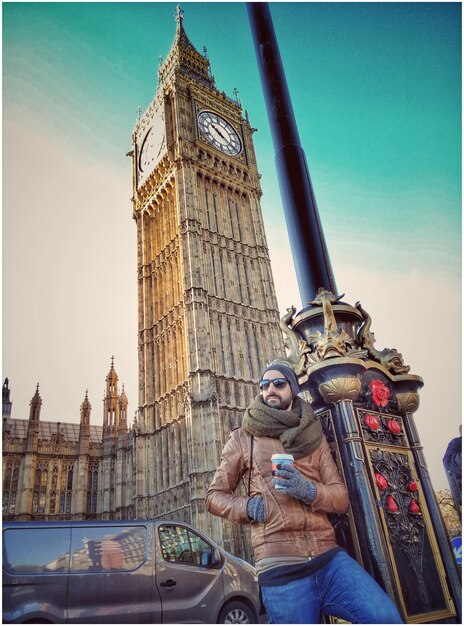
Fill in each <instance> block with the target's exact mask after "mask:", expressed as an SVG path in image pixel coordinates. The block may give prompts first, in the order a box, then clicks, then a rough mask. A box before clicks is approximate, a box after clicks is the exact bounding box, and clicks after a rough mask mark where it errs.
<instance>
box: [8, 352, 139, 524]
mask: <svg viewBox="0 0 464 626" xmlns="http://www.w3.org/2000/svg"><path fill="white" fill-rule="evenodd" d="M3 389H4V393H3V500H2V503H3V518H4V519H17V520H58V519H77V520H79V519H126V518H131V517H134V510H133V504H132V496H133V491H134V485H133V469H132V468H133V455H132V448H133V429H132V428H130V429H129V428H128V425H127V406H128V400H127V396H126V394H125V392H124V386H123V388H122V392H121V393H119V390H118V377H117V374H116V371H115V369H114V363H113V361H112V363H111V368H110V371H109V373H108V376H107V377H106V394H105V399H104V416H103V426H93V425H91V424H90V414H91V410H92V407H91V404H90V402H89V398H88V396H87V393H86V395H85V398H84V401H83V403H82V405H81V417H80V423H79V424H69V423H64V422H63V423H60V422H47V421H41V419H40V413H41V409H42V399H41V397H40V394H39V385H37V389H36V392H35V395H34V397H33V398H32V400H31V404H30V413H29V420H24V419H17V418H12V417H11V402H9V386H8V379H6V380H5V384H4V386H3ZM5 391H6V392H7V394H8V395H7V396H6V393H5ZM5 400H7V401H6V402H5Z"/></svg>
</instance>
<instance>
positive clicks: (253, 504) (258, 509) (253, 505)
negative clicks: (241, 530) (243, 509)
mask: <svg viewBox="0 0 464 626" xmlns="http://www.w3.org/2000/svg"><path fill="white" fill-rule="evenodd" d="M247 514H248V517H249V518H250V519H251V520H253V521H254V522H260V523H261V524H263V523H264V498H263V496H256V498H250V499H249V500H248V502H247Z"/></svg>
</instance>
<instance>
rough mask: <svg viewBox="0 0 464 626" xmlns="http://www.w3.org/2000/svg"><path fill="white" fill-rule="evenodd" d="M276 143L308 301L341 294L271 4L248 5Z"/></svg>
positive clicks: (302, 289)
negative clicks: (323, 293) (321, 294)
mask: <svg viewBox="0 0 464 626" xmlns="http://www.w3.org/2000/svg"><path fill="white" fill-rule="evenodd" d="M247 7H248V15H249V19H250V24H251V28H252V31H253V39H254V42H255V50H256V55H257V57H258V65H259V71H260V75H261V82H262V85H263V90H264V95H265V99H266V107H267V113H268V117H269V123H270V126H271V132H272V140H273V143H274V151H275V162H276V168H277V175H278V179H279V185H280V192H281V196H282V202H283V206H284V211H285V220H286V223H287V230H288V234H289V238H290V245H291V248H292V255H293V262H294V264H295V270H296V276H297V280H298V286H299V290H300V296H301V300H302V304H303V306H306V304H307V303H308V302H310V301H312V300H314V298H315V297H316V294H317V291H318V290H319V288H320V287H324V288H325V289H327V290H328V291H331V292H332V293H333V294H336V293H337V287H336V284H335V278H334V275H333V272H332V267H331V264H330V258H329V253H328V250H327V246H326V243H325V239H324V233H323V231H322V226H321V223H320V219H319V213H318V210H317V205H316V198H315V197H314V191H313V188H312V184H311V179H310V176H309V170H308V165H307V163H306V157H305V153H304V150H303V148H302V147H301V144H300V138H299V135H298V129H297V126H296V122H295V116H294V113H293V107H292V102H291V100H290V95H289V92H288V87H287V81H286V79H285V74H284V70H283V67H282V61H281V58H280V53H279V46H278V44H277V40H276V36H275V32H274V26H273V24H272V19H271V15H270V12H269V7H268V5H267V3H265V2H259V3H258V2H253V3H250V4H247Z"/></svg>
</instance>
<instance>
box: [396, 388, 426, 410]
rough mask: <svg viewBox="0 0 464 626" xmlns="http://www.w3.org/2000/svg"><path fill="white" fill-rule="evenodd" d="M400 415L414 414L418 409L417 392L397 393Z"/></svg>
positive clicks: (418, 399)
mask: <svg viewBox="0 0 464 626" xmlns="http://www.w3.org/2000/svg"><path fill="white" fill-rule="evenodd" d="M396 399H397V401H398V408H399V411H400V413H415V412H416V411H417V409H418V408H419V402H420V398H419V394H418V393H417V391H406V392H398V393H397V394H396Z"/></svg>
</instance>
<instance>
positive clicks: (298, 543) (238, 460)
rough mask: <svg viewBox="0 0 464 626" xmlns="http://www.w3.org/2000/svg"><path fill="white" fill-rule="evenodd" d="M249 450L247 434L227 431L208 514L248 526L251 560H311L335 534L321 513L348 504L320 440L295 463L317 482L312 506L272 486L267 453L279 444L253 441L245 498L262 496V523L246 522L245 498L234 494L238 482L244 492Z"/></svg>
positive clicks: (280, 448) (279, 447)
mask: <svg viewBox="0 0 464 626" xmlns="http://www.w3.org/2000/svg"><path fill="white" fill-rule="evenodd" d="M250 446H251V435H250V434H249V433H247V432H246V431H245V430H244V429H243V428H237V429H236V430H234V431H232V433H231V434H230V438H229V440H228V442H227V443H226V445H225V446H224V450H223V451H222V457H221V463H220V465H219V467H218V468H217V470H216V473H215V475H214V478H213V482H212V483H211V485H210V487H209V489H208V492H207V494H206V507H207V509H208V511H209V512H210V513H212V514H213V515H219V516H221V517H225V518H227V519H228V520H230V521H231V522H234V523H236V524H250V523H251V524H252V526H251V543H252V547H253V551H254V556H255V561H259V560H261V559H263V558H265V557H274V556H316V555H318V554H321V553H322V552H326V551H327V550H330V549H331V548H333V547H335V546H336V545H337V544H336V542H335V533H334V530H333V528H332V525H331V523H330V522H329V520H328V518H327V515H326V513H327V512H334V513H344V512H345V511H346V509H347V508H348V504H349V502H348V494H347V491H346V487H345V485H344V483H343V481H342V479H341V477H340V474H339V473H338V470H337V467H336V465H335V463H334V461H333V459H332V455H331V452H330V448H329V445H328V443H327V440H326V439H325V437H324V439H323V441H322V443H321V445H320V446H319V448H318V449H317V450H315V451H314V452H312V453H311V454H309V455H308V456H306V457H304V458H302V459H298V460H296V461H295V467H296V468H297V469H298V470H299V471H300V472H301V474H302V475H303V476H304V477H305V478H309V479H311V480H312V481H313V482H314V483H315V484H316V487H317V496H316V499H315V500H314V501H313V502H312V503H311V504H304V503H303V502H301V501H300V500H298V499H296V498H294V497H293V496H291V495H289V494H286V493H283V492H281V491H279V490H276V489H275V487H274V485H273V484H272V469H271V455H272V454H274V453H278V452H280V453H282V452H285V450H284V448H283V446H282V443H281V442H280V440H279V439H273V438H270V437H254V442H253V464H252V471H251V481H250V496H251V497H254V496H259V495H262V496H263V498H264V507H265V520H266V521H265V523H264V524H260V523H256V522H253V523H252V522H251V520H250V519H249V517H248V515H247V510H246V509H247V502H248V500H249V497H248V496H240V495H235V494H234V492H235V490H236V488H237V486H238V483H239V482H240V480H241V479H242V478H243V479H244V482H245V484H246V486H247V488H248V480H249V472H248V468H249V467H250Z"/></svg>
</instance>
